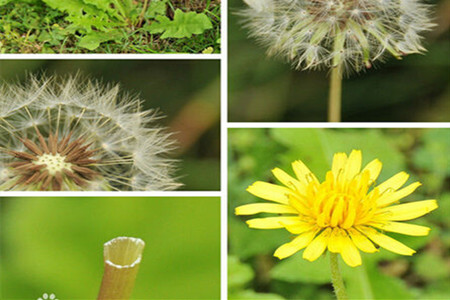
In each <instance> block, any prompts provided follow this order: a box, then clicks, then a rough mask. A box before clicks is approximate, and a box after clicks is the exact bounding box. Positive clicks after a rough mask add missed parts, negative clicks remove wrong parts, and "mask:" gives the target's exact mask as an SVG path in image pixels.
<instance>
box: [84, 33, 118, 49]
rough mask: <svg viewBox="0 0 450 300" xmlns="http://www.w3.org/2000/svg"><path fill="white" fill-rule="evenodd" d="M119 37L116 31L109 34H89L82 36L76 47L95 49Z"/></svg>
mask: <svg viewBox="0 0 450 300" xmlns="http://www.w3.org/2000/svg"><path fill="white" fill-rule="evenodd" d="M120 37H121V35H120V33H119V32H117V31H111V32H94V31H93V32H91V33H88V34H86V35H85V36H83V37H82V38H81V39H80V41H79V42H78V44H77V45H78V46H80V47H83V48H86V49H88V50H95V49H97V48H98V47H99V46H100V44H101V43H103V42H107V41H111V40H115V39H118V38H120Z"/></svg>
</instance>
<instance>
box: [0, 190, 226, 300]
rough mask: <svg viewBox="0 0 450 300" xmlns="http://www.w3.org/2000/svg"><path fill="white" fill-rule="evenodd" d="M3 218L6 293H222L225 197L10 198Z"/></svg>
mask: <svg viewBox="0 0 450 300" xmlns="http://www.w3.org/2000/svg"><path fill="white" fill-rule="evenodd" d="M0 225H1V226H0V263H1V266H2V267H1V268H0V283H1V290H0V291H1V292H0V298H1V299H38V298H40V299H45V298H48V299H50V295H53V296H52V297H53V298H52V299H54V298H57V299H119V298H120V299H129V298H128V296H129V295H130V294H131V295H132V298H131V299H219V297H220V234H219V232H220V198H219V197H124V196H123V197H46V198H43V197H36V198H30V197H3V198H1V199H0ZM124 241H126V243H125V244H121V243H123V242H124ZM136 245H137V246H136ZM136 248H137V249H136ZM136 267H137V268H138V269H137V270H136ZM111 268H113V269H114V270H111ZM122 272H124V273H125V274H122ZM128 272H129V273H128ZM133 272H134V273H133ZM111 273H112V274H111ZM133 276H134V277H133ZM130 277H131V278H130ZM124 282H125V283H126V284H127V286H124V284H123V283H124ZM130 286H131V287H130ZM133 286H134V288H133ZM126 289H129V290H128V292H127V291H124V290H126ZM111 291H112V292H113V293H110V292H111ZM97 296H98V298H97ZM122 296H123V297H122ZM125 296H127V297H125Z"/></svg>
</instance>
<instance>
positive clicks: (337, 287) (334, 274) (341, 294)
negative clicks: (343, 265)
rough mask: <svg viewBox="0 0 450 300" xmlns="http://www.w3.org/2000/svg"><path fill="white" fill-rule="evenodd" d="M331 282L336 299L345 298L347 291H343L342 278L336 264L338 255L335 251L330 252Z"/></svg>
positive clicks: (344, 299) (341, 299)
mask: <svg viewBox="0 0 450 300" xmlns="http://www.w3.org/2000/svg"><path fill="white" fill-rule="evenodd" d="M330 267H331V282H332V283H333V287H334V292H335V293H336V297H337V299H338V300H347V299H348V297H347V292H346V291H345V286H344V280H343V279H342V275H341V271H340V270H339V265H338V256H337V254H336V253H331V252H330Z"/></svg>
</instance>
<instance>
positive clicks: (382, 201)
mask: <svg viewBox="0 0 450 300" xmlns="http://www.w3.org/2000/svg"><path fill="white" fill-rule="evenodd" d="M421 185H422V184H421V183H420V182H414V183H412V184H410V185H408V186H407V187H405V188H402V189H401V190H398V191H396V192H394V193H384V194H383V195H382V196H381V197H380V198H378V199H377V206H378V207H384V206H387V205H390V204H392V203H394V202H396V201H398V200H400V199H402V198H405V197H406V196H408V195H410V194H411V193H413V192H414V191H415V190H416V189H417V188H418V187H419V186H421Z"/></svg>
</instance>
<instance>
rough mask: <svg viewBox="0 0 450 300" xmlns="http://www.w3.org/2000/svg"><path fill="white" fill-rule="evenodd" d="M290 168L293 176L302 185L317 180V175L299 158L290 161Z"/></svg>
mask: <svg viewBox="0 0 450 300" xmlns="http://www.w3.org/2000/svg"><path fill="white" fill-rule="evenodd" d="M292 169H293V170H294V173H295V176H297V178H298V180H299V181H300V182H301V183H302V184H304V185H308V184H309V183H310V182H311V181H315V182H319V181H318V180H317V177H316V176H315V175H314V174H313V173H312V172H311V171H310V170H309V169H308V167H307V166H306V165H305V164H304V163H303V162H302V161H301V160H297V161H294V162H293V163H292Z"/></svg>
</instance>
